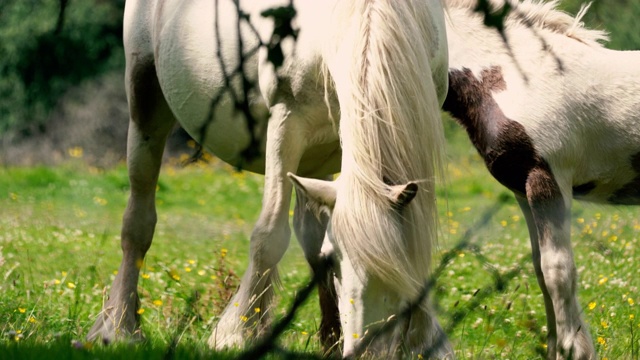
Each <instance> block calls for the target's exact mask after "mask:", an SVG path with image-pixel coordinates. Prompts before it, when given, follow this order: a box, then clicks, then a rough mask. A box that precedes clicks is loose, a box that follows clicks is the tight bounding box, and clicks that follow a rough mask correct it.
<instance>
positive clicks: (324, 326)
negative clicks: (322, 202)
mask: <svg viewBox="0 0 640 360" xmlns="http://www.w3.org/2000/svg"><path fill="white" fill-rule="evenodd" d="M326 180H331V178H329V179H326ZM307 202H308V199H307V197H306V196H305V194H304V193H303V192H302V191H296V207H295V210H294V215H293V226H294V230H295V233H296V237H297V239H298V241H299V242H300V245H301V246H302V250H303V251H304V255H305V258H306V259H307V261H308V262H309V265H310V266H311V269H312V270H313V271H314V273H317V272H318V271H321V272H325V273H326V274H324V275H326V277H324V278H322V279H320V283H319V284H318V295H319V297H320V311H321V312H322V319H321V321H320V342H321V343H322V346H323V347H324V350H325V351H327V352H329V351H331V350H332V349H336V350H337V347H336V344H337V342H338V340H339V339H340V314H339V312H338V299H337V294H336V289H335V284H334V282H333V276H332V273H331V272H330V271H329V270H330V269H328V268H325V267H324V266H323V265H324V264H322V261H323V258H322V256H321V248H322V242H323V240H324V237H325V233H326V230H327V223H328V221H329V218H328V216H326V215H323V216H322V217H321V218H320V219H318V217H317V216H316V215H315V214H314V213H313V212H312V211H310V210H309V206H308V204H307ZM321 275H323V274H321Z"/></svg>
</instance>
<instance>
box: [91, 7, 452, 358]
mask: <svg viewBox="0 0 640 360" xmlns="http://www.w3.org/2000/svg"><path fill="white" fill-rule="evenodd" d="M292 3H293V7H294V8H295V9H296V10H297V16H296V18H295V24H296V27H297V28H299V33H298V37H297V41H296V42H295V43H294V42H293V41H289V42H285V44H284V45H285V46H284V65H283V66H282V67H281V68H279V69H274V67H273V66H272V65H271V64H270V63H269V62H267V61H266V58H267V55H266V50H265V49H264V48H261V49H260V51H258V52H255V53H254V52H252V51H253V50H255V48H256V47H257V46H258V45H259V43H260V41H262V43H266V42H267V40H268V39H269V36H270V35H271V33H272V30H273V28H274V23H273V20H272V19H268V18H265V17H262V16H261V12H262V11H263V10H265V9H269V8H273V7H276V6H283V5H288V2H287V1H283V0H260V1H258V0H250V1H241V2H240V5H239V6H240V8H241V10H242V12H243V13H244V14H246V15H248V17H249V19H251V23H252V24H253V28H251V27H250V26H249V25H248V24H247V23H246V22H245V21H244V20H241V21H240V24H239V23H238V22H239V20H238V11H237V8H236V6H237V5H236V4H237V1H233V0H218V1H213V0H156V1H154V0H140V1H135V0H129V1H127V3H126V9H125V18H124V26H125V27H124V45H125V54H126V76H125V83H126V90H127V96H128V100H129V107H130V116H131V118H130V125H129V135H128V159H127V162H128V167H129V177H130V183H131V196H130V199H129V203H128V206H127V209H126V211H125V214H124V218H123V227H122V250H123V259H122V263H121V265H120V268H119V271H118V274H117V276H116V278H115V280H114V282H113V284H112V286H111V290H110V294H109V298H108V300H107V301H106V302H105V304H104V307H103V310H102V312H101V314H100V315H99V317H98V319H97V321H96V323H95V325H94V326H93V328H92V329H91V331H90V333H89V335H88V338H89V339H103V340H106V341H111V340H115V339H118V338H122V337H126V336H131V335H136V334H139V331H138V330H139V319H138V315H137V313H136V310H137V308H138V295H137V284H138V275H139V271H140V267H141V265H142V263H143V261H144V257H145V254H146V252H147V251H148V249H149V247H150V246H151V241H152V237H153V233H154V227H155V224H156V209H155V189H156V184H157V180H158V174H159V169H160V165H161V159H162V152H163V149H164V145H165V140H166V138H167V135H168V134H169V132H170V130H171V129H172V127H173V125H174V123H175V121H176V120H177V121H178V122H179V123H180V124H181V125H182V126H183V127H184V128H185V129H186V130H187V131H188V132H189V133H190V134H191V135H192V136H194V137H195V138H196V139H197V140H199V141H200V142H201V143H202V144H203V145H205V146H206V147H207V148H208V149H209V150H210V151H212V152H213V153H214V154H215V155H217V156H219V157H220V158H221V159H223V160H224V161H227V162H229V163H231V164H238V163H239V162H240V161H241V160H244V161H243V167H244V169H245V170H250V171H254V172H259V173H264V174H265V187H264V199H263V205H262V211H261V214H260V217H259V219H258V221H257V223H256V225H255V228H254V231H253V233H252V235H251V242H250V244H251V248H250V259H249V266H248V269H247V270H246V273H245V274H244V276H243V278H242V280H241V285H240V287H239V289H238V292H237V293H236V295H235V296H234V297H233V299H232V300H231V302H230V304H229V305H228V306H227V308H226V309H225V311H224V312H223V314H222V315H221V317H220V319H219V321H218V324H217V327H216V328H215V329H214V331H213V334H212V335H211V338H210V345H211V346H213V347H216V348H221V347H225V346H234V345H241V344H244V343H245V342H246V341H247V340H248V339H251V338H255V336H257V335H258V334H260V333H261V332H262V331H263V330H264V329H265V326H266V324H268V321H267V315H268V313H269V311H268V309H269V304H270V301H271V298H272V295H273V287H272V285H273V283H274V282H275V281H276V280H277V264H278V262H279V261H280V259H281V258H282V256H283V254H284V252H285V250H286V249H287V247H288V244H289V238H290V229H289V226H288V218H289V217H288V214H289V204H290V199H291V190H292V184H291V182H290V181H288V179H287V177H286V175H287V174H288V173H289V172H292V173H297V174H299V175H302V176H306V177H311V178H326V177H327V176H329V175H331V174H334V173H337V172H341V173H342V175H341V177H340V180H339V181H337V183H336V184H333V183H324V182H319V181H320V180H308V179H303V178H296V180H295V181H296V183H297V184H298V185H299V186H300V190H301V191H300V192H299V196H298V197H297V204H296V207H295V211H296V213H295V216H294V228H295V230H296V233H297V235H298V239H299V240H300V241H301V244H302V248H303V249H304V252H305V255H306V257H307V260H308V261H309V263H310V264H311V267H312V268H315V267H316V266H317V265H318V264H319V261H320V257H321V255H320V250H321V245H322V241H323V238H324V236H325V229H326V227H327V222H328V219H327V218H326V217H320V218H321V219H322V220H318V218H316V216H315V214H314V213H313V211H311V210H310V208H309V207H308V206H307V205H306V204H307V199H306V197H305V195H310V196H314V197H315V199H316V200H318V199H320V200H322V201H323V204H324V205H330V206H331V207H333V218H332V219H331V223H330V226H329V228H330V230H329V235H330V236H329V238H330V243H329V242H328V243H326V244H325V248H324V250H325V255H330V256H334V257H335V259H336V263H337V264H338V267H337V268H336V270H335V272H336V277H337V281H336V284H337V285H338V290H335V291H337V294H338V297H339V304H335V303H332V300H331V298H330V296H329V294H330V292H331V291H332V288H333V284H332V283H326V284H324V286H323V287H321V289H320V293H321V307H323V309H325V310H326V312H327V313H331V312H332V311H333V310H334V309H335V307H336V305H337V306H338V308H339V311H340V317H339V319H338V318H334V319H333V320H332V319H330V320H329V321H328V322H327V323H324V322H323V323H322V324H321V329H320V331H321V333H323V334H324V335H321V336H323V340H331V332H333V334H334V335H335V334H336V333H337V332H339V327H340V326H342V328H343V329H344V331H345V336H344V347H343V354H344V355H345V356H346V355H352V354H354V353H355V352H356V351H358V349H360V347H361V345H362V344H364V345H370V346H369V347H368V350H371V351H376V352H378V353H382V354H384V353H385V352H386V351H390V352H393V351H396V349H397V348H398V347H400V346H402V348H403V349H408V350H409V351H411V352H424V351H428V352H429V354H431V355H434V356H440V357H444V356H447V355H448V354H450V353H451V349H450V347H449V345H448V342H447V341H446V338H445V337H444V334H442V331H441V329H440V327H439V326H438V323H437V320H436V319H435V316H434V313H433V311H432V310H431V309H430V306H429V303H428V301H427V300H425V301H423V302H422V306H420V307H419V308H418V309H416V310H415V311H414V312H413V314H412V315H411V316H410V317H409V318H407V319H401V320H398V319H396V320H394V318H393V315H395V314H397V313H398V312H399V311H400V310H401V309H402V307H403V306H404V305H405V304H407V303H409V302H411V301H414V300H415V297H416V296H417V295H418V294H419V292H420V288H421V286H422V285H423V284H424V283H425V281H426V279H427V278H428V276H429V269H430V258H431V247H432V244H433V242H434V240H435V229H436V221H435V198H434V176H435V173H436V170H437V168H438V163H439V161H440V158H441V151H442V149H443V142H444V138H443V135H442V127H441V123H440V114H439V108H440V106H439V105H440V104H442V101H444V97H445V95H446V86H447V47H446V34H445V21H444V16H443V7H442V4H441V1H440V0H406V1H396V0H353V1H338V0H322V1H317V0H294V1H293V2H292ZM238 29H239V30H240V34H238ZM239 38H240V39H242V48H240V47H239V42H238V40H239ZM239 53H244V54H247V55H250V56H249V57H248V59H247V61H246V62H245V63H244V70H245V72H246V73H247V74H249V77H250V78H251V79H254V80H255V79H257V80H259V89H260V91H259V92H258V91H253V92H251V93H250V94H249V96H250V101H251V109H250V110H251V111H252V113H253V114H254V116H255V117H256V118H257V119H258V124H257V127H256V129H257V130H256V132H257V133H259V134H261V135H262V138H263V139H264V142H263V144H262V146H263V147H262V153H261V154H260V155H261V156H258V157H257V158H255V159H242V157H243V150H244V149H245V148H246V147H247V145H248V144H249V142H250V135H249V133H248V131H247V128H246V124H245V121H244V118H243V117H242V116H240V115H239V114H238V113H237V112H235V111H234V107H233V103H232V101H231V98H232V97H231V95H230V92H229V91H225V89H227V81H226V77H225V74H229V73H231V72H232V71H233V70H235V69H236V68H237V67H238V66H240V61H239ZM230 84H231V85H232V88H233V89H234V90H233V91H235V92H236V94H237V95H238V96H242V94H240V90H239V84H240V79H239V78H238V77H237V76H236V77H235V78H232V79H231V82H230ZM219 94H223V96H222V97H221V100H222V101H221V104H220V106H217V107H216V108H215V109H214V111H211V104H212V99H213V98H214V97H216V96H218V95H219ZM338 129H339V131H338ZM265 135H266V136H265ZM340 145H342V147H341V146H340ZM416 183H418V184H419V186H418V185H416ZM398 184H400V185H398ZM418 188H419V189H418ZM327 189H329V191H328V192H327V191H323V190H327ZM334 190H335V191H336V192H335V193H333V194H332V192H333V191H334ZM328 193H329V197H330V199H329V200H328V201H327V196H326V195H327V194H328ZM318 195H321V196H318ZM412 199H413V201H411V200H412ZM323 294H324V295H323ZM323 301H324V303H323ZM256 307H259V308H261V309H262V310H263V311H261V313H260V314H261V315H260V316H256V315H255V312H254V310H253V309H254V308H256ZM247 319H248V321H243V320H247ZM387 320H388V321H396V322H397V326H396V327H395V329H396V330H394V331H393V332H391V333H387V334H385V335H382V336H379V337H378V338H377V339H373V336H372V335H371V332H370V330H372V329H373V328H374V327H375V326H377V325H376V324H378V323H380V322H384V321H387ZM338 321H339V323H338ZM334 341H335V339H334Z"/></svg>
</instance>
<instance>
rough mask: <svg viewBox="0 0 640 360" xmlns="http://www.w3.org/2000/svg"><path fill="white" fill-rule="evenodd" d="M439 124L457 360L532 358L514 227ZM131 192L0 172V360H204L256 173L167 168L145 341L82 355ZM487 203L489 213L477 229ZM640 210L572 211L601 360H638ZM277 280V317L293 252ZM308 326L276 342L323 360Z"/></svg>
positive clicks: (118, 171)
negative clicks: (444, 142)
mask: <svg viewBox="0 0 640 360" xmlns="http://www.w3.org/2000/svg"><path fill="white" fill-rule="evenodd" d="M446 125H447V133H448V135H447V136H448V140H449V144H450V145H449V148H448V153H449V161H448V164H449V166H448V171H447V186H446V187H444V186H441V187H440V188H439V190H438V195H439V209H440V214H441V215H440V222H441V226H440V233H441V237H440V242H439V246H438V251H437V254H436V257H435V259H434V264H435V265H437V264H438V263H439V262H440V261H441V259H442V257H443V256H444V255H445V254H447V253H449V252H450V250H451V249H453V248H454V247H455V246H456V245H457V244H458V243H459V242H460V241H461V239H463V238H464V236H465V233H467V232H469V233H470V234H471V236H470V237H469V239H470V243H471V245H472V246H470V247H466V248H463V249H460V250H458V251H455V252H454V254H453V255H454V256H453V260H452V261H450V262H449V263H448V264H447V265H446V267H445V268H444V270H443V272H442V274H441V276H440V277H439V279H438V286H437V291H436V292H435V293H436V294H435V295H436V305H437V307H438V310H439V318H440V320H441V322H442V323H443V326H445V327H450V328H451V331H450V332H449V338H450V340H451V342H452V343H453V346H454V348H455V350H456V355H457V357H458V358H460V359H475V358H498V357H500V358H502V357H508V358H511V359H530V358H536V357H540V354H541V353H542V352H543V351H544V343H545V340H544V337H545V331H544V325H545V324H546V320H545V316H544V306H543V301H542V296H541V294H540V291H539V289H538V285H537V282H536V279H535V275H534V274H533V268H532V265H531V261H530V250H529V240H528V235H527V231H526V224H525V222H524V219H523V218H522V215H521V214H520V210H519V209H518V207H517V205H516V204H515V201H514V200H513V198H512V197H511V196H510V194H509V192H508V191H507V190H505V189H504V188H503V187H502V186H500V185H499V184H498V183H497V182H496V181H495V180H493V179H492V178H491V177H490V175H489V174H488V172H487V171H486V170H485V168H484V166H483V164H482V163H481V162H480V161H479V159H478V156H477V155H476V154H475V150H473V149H472V148H471V146H470V144H469V142H468V140H467V139H466V136H465V135H464V134H462V133H461V132H460V131H458V130H457V128H456V127H455V126H454V125H452V124H451V123H449V122H447V123H446ZM127 189H128V180H127V175H126V169H125V168H124V166H119V167H116V168H113V169H106V170H100V169H95V168H91V167H87V166H85V165H82V164H81V163H80V161H77V162H74V161H71V162H69V163H67V164H66V165H64V166H60V167H56V168H46V167H35V168H0V358H2V359H5V358H7V359H12V358H15V359H18V358H19V359H29V358H42V357H43V356H45V355H46V356H47V357H51V356H53V355H56V356H55V357H60V358H69V359H76V358H78V359H85V358H92V359H93V358H133V359H156V358H157V359H159V358H162V357H163V356H164V355H165V354H166V352H167V351H168V349H169V348H170V344H171V342H172V341H174V340H179V341H178V345H177V347H176V349H175V354H176V357H177V358H205V357H211V356H213V355H214V354H213V352H212V351H211V350H209V349H208V348H207V346H206V339H207V338H208V336H209V334H210V332H211V329H212V326H213V324H215V321H216V316H217V315H219V314H220V312H221V310H222V308H223V307H224V306H225V305H226V302H227V301H228V299H229V296H230V295H231V294H232V292H233V289H234V288H235V286H237V284H238V281H239V277H240V276H241V275H242V272H243V271H244V269H245V266H246V262H247V260H246V259H247V254H248V249H249V243H248V238H249V234H250V232H251V227H252V224H253V222H254V221H255V220H256V219H257V216H258V212H259V209H260V203H261V198H262V193H261V191H262V177H260V176H256V175H252V174H244V173H243V174H238V173H235V172H234V171H233V170H231V169H230V168H229V167H227V166H225V165H222V164H220V163H214V164H213V165H211V166H191V167H188V168H180V167H177V166H167V167H165V168H164V169H163V172H162V175H161V180H160V184H159V186H158V214H159V222H158V226H157V229H156V236H155V238H154V244H153V246H152V248H151V250H150V251H149V253H148V256H147V259H146V263H145V265H144V268H143V269H142V274H143V275H142V278H141V281H140V287H139V288H140V294H141V301H142V309H144V312H143V313H142V319H143V323H142V326H143V331H144V333H145V334H146V337H147V340H148V341H147V342H144V343H142V344H120V345H117V346H111V347H102V346H93V347H91V348H88V347H90V345H89V344H84V343H83V342H82V339H83V337H84V336H85V335H86V333H87V331H88V329H89V327H90V326H91V325H92V323H93V319H94V317H95V315H96V314H97V313H98V312H99V311H100V308H101V301H102V297H103V294H104V289H105V288H106V287H108V286H109V285H110V283H111V281H112V279H113V276H114V272H115V271H116V269H117V268H118V265H119V260H120V245H119V232H120V223H121V216H122V211H123V209H124V207H125V204H126V200H127ZM494 206H498V208H499V210H498V211H497V212H496V213H495V214H494V215H493V216H492V217H491V218H490V219H489V220H488V222H487V223H485V224H480V223H479V221H480V218H481V217H482V215H483V214H484V212H485V211H487V210H488V209H490V208H492V207H494ZM638 215H639V211H638V210H637V209H634V208H613V207H596V206H593V205H587V206H585V205H580V204H576V205H575V206H574V209H573V219H572V225H573V244H574V251H575V258H576V263H577V267H578V272H579V295H580V303H581V306H582V307H583V309H584V317H585V319H586V320H587V322H588V324H589V326H590V330H591V333H592V335H593V337H594V340H595V341H596V347H597V349H598V352H599V354H600V356H601V357H602V358H609V359H620V358H624V359H628V358H632V357H635V358H637V357H638V355H637V354H638V348H639V347H640V344H639V340H638V335H637V333H638V332H639V331H640V327H639V324H640V319H638V317H639V316H640V314H638V305H637V304H636V303H637V302H640V295H639V294H638V287H639V285H640V276H639V275H640V274H639V272H640V271H639V270H638V266H637V263H638V260H637V259H638V258H639V257H640V254H638V250H636V249H637V248H638V243H639V240H638V238H640V216H638ZM280 270H281V276H282V283H283V288H282V289H281V290H280V291H279V292H278V298H277V301H276V305H275V306H276V308H275V311H274V313H275V314H276V316H280V315H282V314H284V312H285V311H286V309H287V308H288V306H289V305H290V303H291V300H292V299H293V296H294V295H295V294H296V292H297V290H298V289H299V288H300V287H302V286H303V285H304V284H305V282H306V281H307V280H308V278H309V271H308V268H307V266H306V263H305V261H304V258H303V256H302V252H301V250H300V248H299V246H298V245H297V243H296V242H295V241H292V243H291V246H290V249H289V250H288V252H287V254H286V255H285V259H284V260H283V262H282V264H281V268H280ZM196 291H197V293H198V300H197V301H196V302H195V305H194V307H193V308H189V306H188V303H189V301H190V299H192V298H193V296H194V293H195V292H196ZM318 316H319V311H318V308H317V305H316V300H315V299H312V301H309V302H308V303H307V304H305V305H304V307H303V308H302V310H301V311H300V312H299V313H298V314H297V316H296V318H295V320H294V321H293V323H292V325H291V326H290V327H289V328H288V330H287V331H286V332H285V334H284V335H283V337H282V339H281V340H280V344H281V345H283V346H284V347H286V348H288V349H290V350H292V351H298V352H305V353H312V354H319V349H320V345H319V341H318V337H317V334H316V331H317V327H318V322H319V319H318ZM72 344H73V345H72ZM234 354H235V353H233V352H232V353H230V354H226V356H227V357H230V356H233V355H234ZM215 356H218V357H219V356H223V354H215Z"/></svg>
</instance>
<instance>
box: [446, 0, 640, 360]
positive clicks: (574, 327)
mask: <svg viewBox="0 0 640 360" xmlns="http://www.w3.org/2000/svg"><path fill="white" fill-rule="evenodd" d="M447 3H448V6H449V11H448V13H449V16H450V20H451V22H452V23H453V24H454V25H451V24H448V26H447V34H448V40H449V54H450V73H449V86H450V88H449V93H448V96H447V100H446V101H445V104H444V109H445V110H447V111H449V112H451V114H452V115H453V116H454V118H456V119H457V121H458V122H459V123H460V124H462V126H463V127H464V128H465V129H466V130H467V132H468V134H469V137H470V139H471V141H472V143H473V144H474V146H475V147H476V149H477V150H478V152H479V153H480V155H481V156H482V158H483V159H484V161H485V163H486V165H487V168H488V169H489V171H490V172H491V174H492V175H493V176H494V177H495V178H496V179H497V180H498V181H499V182H500V183H502V184H503V185H505V186H506V187H507V188H509V189H510V190H512V191H513V192H514V194H515V196H516V199H517V201H518V203H519V205H520V207H521V209H522V212H523V213H524V216H525V218H526V221H527V225H528V228H529V233H530V238H531V248H532V252H533V262H534V268H535V271H536V275H537V278H538V283H539V285H540V287H541V289H542V293H543V295H544V301H545V308H546V314H547V328H548V340H547V345H548V348H547V349H548V358H549V359H565V358H571V359H593V358H595V357H596V354H595V351H594V346H593V342H592V339H591V337H590V335H589V332H588V329H587V326H586V325H585V324H584V322H583V321H582V320H581V318H580V314H581V310H580V306H579V302H578V299H577V296H576V293H577V280H576V276H577V274H576V268H575V264H574V260H573V252H572V249H571V242H570V235H571V234H570V232H571V226H570V214H571V213H570V207H571V201H572V198H576V199H579V200H585V201H592V202H599V203H608V204H628V205H631V204H640V100H638V94H640V76H639V75H640V74H639V73H638V63H640V53H638V52H622V51H613V50H608V49H606V48H604V47H602V45H601V44H600V42H601V41H603V40H606V34H605V33H603V32H602V31H597V30H589V29H585V28H584V27H583V26H582V24H581V23H580V18H581V17H582V15H584V12H585V11H586V7H583V9H582V11H581V13H580V14H579V15H578V16H576V17H575V18H573V17H571V16H570V15H568V14H566V13H563V12H561V11H559V10H557V9H556V5H557V1H552V2H549V3H541V2H535V1H529V0H527V1H524V2H520V3H518V2H510V3H511V4H512V6H513V8H514V11H513V12H511V13H510V15H509V16H508V18H507V19H506V29H505V35H506V41H507V42H506V43H505V42H504V41H503V39H502V38H501V37H500V36H499V34H498V32H497V31H496V30H495V29H488V28H486V27H485V26H483V24H482V19H481V17H480V16H479V15H477V14H476V13H474V12H473V11H472V9H473V8H474V7H475V6H476V1H475V0H448V1H447ZM492 3H493V4H494V5H496V4H497V5H501V4H504V1H497V0H496V1H492Z"/></svg>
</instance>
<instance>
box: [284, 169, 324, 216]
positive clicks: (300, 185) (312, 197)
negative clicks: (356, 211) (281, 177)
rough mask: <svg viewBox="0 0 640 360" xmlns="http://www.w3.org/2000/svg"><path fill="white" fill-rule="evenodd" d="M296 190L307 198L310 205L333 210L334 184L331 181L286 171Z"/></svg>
mask: <svg viewBox="0 0 640 360" xmlns="http://www.w3.org/2000/svg"><path fill="white" fill-rule="evenodd" d="M287 176H288V177H289V179H290V180H291V182H292V183H293V186H295V188H296V191H297V192H301V193H303V194H304V195H306V196H307V198H309V201H310V202H311V203H312V204H310V205H311V206H312V207H315V208H318V209H321V210H322V209H325V208H326V209H327V210H329V211H332V210H333V207H334V206H335V205H336V185H335V183H334V182H333V181H326V180H318V179H309V178H304V177H300V176H296V175H293V174H292V173H287Z"/></svg>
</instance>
